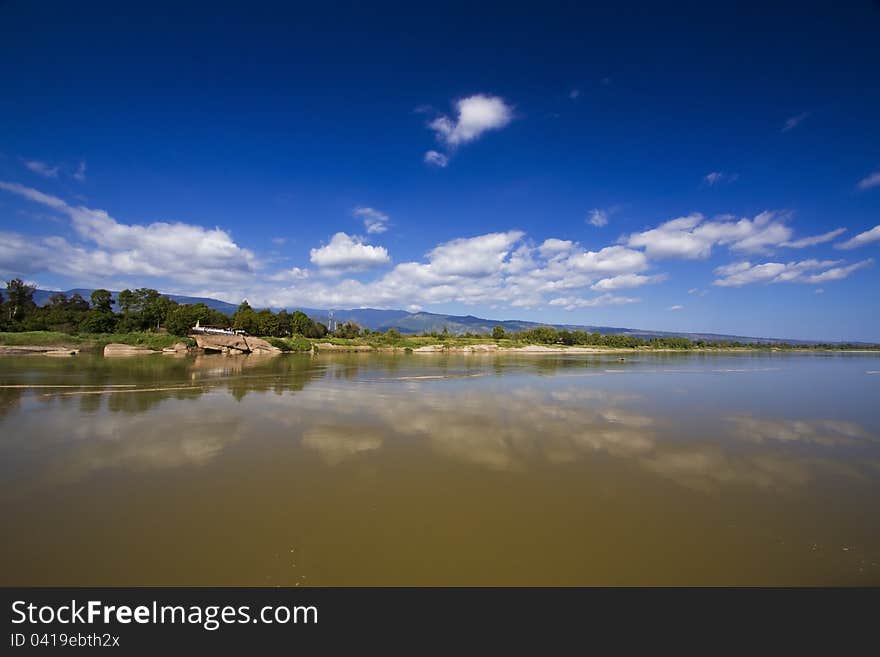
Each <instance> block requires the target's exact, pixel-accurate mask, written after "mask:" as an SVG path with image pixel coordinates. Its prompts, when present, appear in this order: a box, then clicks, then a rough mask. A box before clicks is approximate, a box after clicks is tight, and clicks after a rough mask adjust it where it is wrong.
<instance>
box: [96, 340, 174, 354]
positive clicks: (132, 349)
mask: <svg viewBox="0 0 880 657" xmlns="http://www.w3.org/2000/svg"><path fill="white" fill-rule="evenodd" d="M158 353H160V352H158V351H154V350H153V349H150V348H149V347H141V346H136V345H130V344H118V343H115V342H111V343H110V344H108V345H107V346H106V347H104V356H105V357H108V356H144V355H147V354H158Z"/></svg>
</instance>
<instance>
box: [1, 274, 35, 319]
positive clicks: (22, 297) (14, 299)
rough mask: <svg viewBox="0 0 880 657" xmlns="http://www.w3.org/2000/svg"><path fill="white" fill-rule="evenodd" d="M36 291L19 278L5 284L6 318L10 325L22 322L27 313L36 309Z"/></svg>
mask: <svg viewBox="0 0 880 657" xmlns="http://www.w3.org/2000/svg"><path fill="white" fill-rule="evenodd" d="M36 289H37V288H36V287H34V286H33V285H28V284H26V283H25V282H24V281H23V280H21V279H20V278H13V279H12V280H11V281H7V282H6V298H7V301H6V316H7V319H8V321H9V322H10V323H12V322H20V321H22V320H23V319H24V318H25V317H26V316H27V314H28V313H30V312H32V311H33V310H34V309H35V308H36V307H37V304H35V303H34V292H35V291H36Z"/></svg>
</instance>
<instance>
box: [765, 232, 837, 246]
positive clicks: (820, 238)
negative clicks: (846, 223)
mask: <svg viewBox="0 0 880 657" xmlns="http://www.w3.org/2000/svg"><path fill="white" fill-rule="evenodd" d="M845 232H846V228H835V229H834V230H829V231H828V232H827V233H822V234H821V235H813V236H812V237H802V238H800V239H799V240H792V241H790V242H783V243H782V244H780V245H779V246H787V247H788V248H790V249H804V248H806V247H808V246H816V245H817V244H824V243H825V242H830V241H831V240H833V239H834V238H835V237H839V236H840V235H843V233H845Z"/></svg>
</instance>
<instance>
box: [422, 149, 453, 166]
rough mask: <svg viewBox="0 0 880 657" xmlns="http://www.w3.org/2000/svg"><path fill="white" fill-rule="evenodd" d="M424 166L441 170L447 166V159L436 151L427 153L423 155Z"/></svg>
mask: <svg viewBox="0 0 880 657" xmlns="http://www.w3.org/2000/svg"><path fill="white" fill-rule="evenodd" d="M425 164H431V165H433V166H435V167H440V168H441V169H442V168H443V167H445V166H446V165H447V164H449V158H448V157H446V156H445V155H444V154H443V153H438V152H437V151H428V152H427V153H425Z"/></svg>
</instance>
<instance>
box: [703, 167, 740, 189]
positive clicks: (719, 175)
mask: <svg viewBox="0 0 880 657" xmlns="http://www.w3.org/2000/svg"><path fill="white" fill-rule="evenodd" d="M737 178H739V174H738V173H725V172H723V171H712V172H710V173H707V174H706V175H705V176H703V182H704V183H706V184H707V185H709V186H710V187H714V186H715V185H720V184H721V183H731V182H733V181H734V180H736V179H737Z"/></svg>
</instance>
